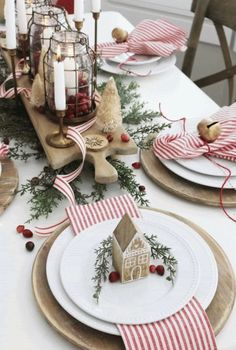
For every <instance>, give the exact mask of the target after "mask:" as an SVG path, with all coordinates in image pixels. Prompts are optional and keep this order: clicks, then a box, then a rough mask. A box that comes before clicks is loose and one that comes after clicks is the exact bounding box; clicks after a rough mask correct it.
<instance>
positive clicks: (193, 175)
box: [159, 159, 236, 189]
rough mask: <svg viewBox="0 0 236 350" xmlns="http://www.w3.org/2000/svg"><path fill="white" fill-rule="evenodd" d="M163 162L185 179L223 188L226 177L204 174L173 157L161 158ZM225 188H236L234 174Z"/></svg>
mask: <svg viewBox="0 0 236 350" xmlns="http://www.w3.org/2000/svg"><path fill="white" fill-rule="evenodd" d="M159 160H160V162H161V163H162V164H164V165H165V166H166V168H167V169H169V170H170V171H172V172H173V173H174V174H176V175H178V176H180V177H182V178H183V179H185V180H188V181H191V182H194V183H196V184H199V185H203V186H208V187H213V188H221V187H222V185H223V182H224V180H225V178H224V177H220V176H211V175H204V174H201V173H198V172H195V171H192V170H189V169H188V168H186V167H184V166H182V165H180V164H179V163H177V162H176V161H175V160H172V159H159ZM224 188H225V189H233V188H236V177H235V176H232V177H231V178H230V180H229V181H227V183H226V184H225V186H224Z"/></svg>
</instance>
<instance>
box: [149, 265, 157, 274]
mask: <svg viewBox="0 0 236 350" xmlns="http://www.w3.org/2000/svg"><path fill="white" fill-rule="evenodd" d="M149 271H150V272H151V273H155V271H156V266H155V265H150V266H149Z"/></svg>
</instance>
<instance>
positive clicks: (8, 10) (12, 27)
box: [4, 0, 16, 49]
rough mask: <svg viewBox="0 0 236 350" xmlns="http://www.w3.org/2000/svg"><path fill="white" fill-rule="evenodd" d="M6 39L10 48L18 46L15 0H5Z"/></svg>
mask: <svg viewBox="0 0 236 350" xmlns="http://www.w3.org/2000/svg"><path fill="white" fill-rule="evenodd" d="M4 14H5V21H6V41H7V48H8V49H15V48H16V19H15V0H6V1H5V8H4Z"/></svg>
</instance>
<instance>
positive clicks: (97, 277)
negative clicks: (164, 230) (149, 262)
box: [92, 233, 178, 302]
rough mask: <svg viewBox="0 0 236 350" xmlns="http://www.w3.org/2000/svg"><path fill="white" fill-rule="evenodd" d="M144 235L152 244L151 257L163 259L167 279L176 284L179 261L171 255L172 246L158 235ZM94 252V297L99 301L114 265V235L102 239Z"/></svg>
mask: <svg viewBox="0 0 236 350" xmlns="http://www.w3.org/2000/svg"><path fill="white" fill-rule="evenodd" d="M144 236H145V238H146V240H147V242H148V243H149V244H150V247H151V257H152V258H153V259H154V260H156V259H161V260H162V261H163V264H164V265H165V267H166V270H167V271H168V272H169V275H168V276H167V277H166V280H167V281H170V282H172V284H174V279H175V276H176V267H177V263H178V262H177V260H176V259H175V257H174V256H173V255H171V253H170V250H171V248H168V247H166V246H164V245H163V244H161V243H160V242H158V239H157V236H156V235H150V236H149V235H148V234H146V233H145V234H144ZM94 252H95V254H96V260H95V264H94V267H95V271H94V276H93V277H92V281H93V282H94V294H93V298H94V299H95V300H96V302H98V301H99V297H100V294H101V291H102V285H103V283H104V282H106V280H107V279H108V275H109V272H110V271H111V267H112V259H111V258H112V235H109V236H108V238H106V239H104V240H102V241H101V242H100V244H99V247H98V248H97V249H95V250H94Z"/></svg>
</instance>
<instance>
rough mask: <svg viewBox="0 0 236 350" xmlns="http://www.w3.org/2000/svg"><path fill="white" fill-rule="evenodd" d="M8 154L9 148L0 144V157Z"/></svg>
mask: <svg viewBox="0 0 236 350" xmlns="http://www.w3.org/2000/svg"><path fill="white" fill-rule="evenodd" d="M8 152H9V146H8V145H6V144H5V143H1V144H0V157H6V156H7V154H8Z"/></svg>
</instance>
